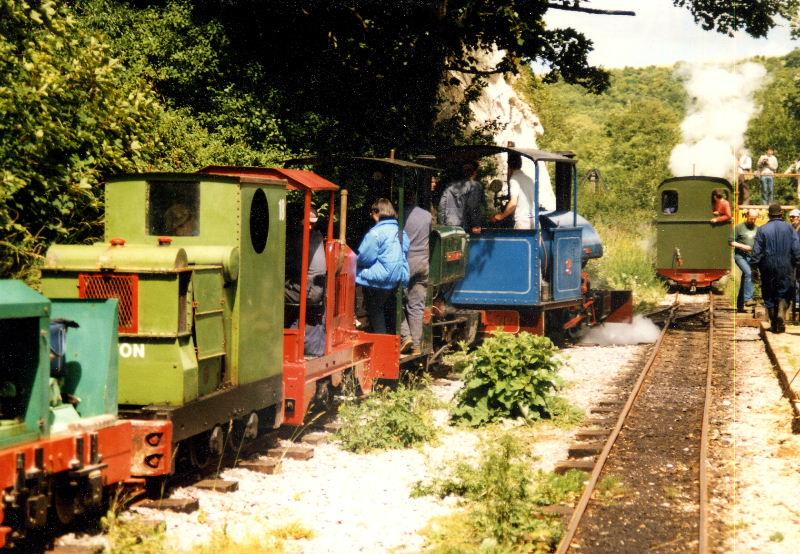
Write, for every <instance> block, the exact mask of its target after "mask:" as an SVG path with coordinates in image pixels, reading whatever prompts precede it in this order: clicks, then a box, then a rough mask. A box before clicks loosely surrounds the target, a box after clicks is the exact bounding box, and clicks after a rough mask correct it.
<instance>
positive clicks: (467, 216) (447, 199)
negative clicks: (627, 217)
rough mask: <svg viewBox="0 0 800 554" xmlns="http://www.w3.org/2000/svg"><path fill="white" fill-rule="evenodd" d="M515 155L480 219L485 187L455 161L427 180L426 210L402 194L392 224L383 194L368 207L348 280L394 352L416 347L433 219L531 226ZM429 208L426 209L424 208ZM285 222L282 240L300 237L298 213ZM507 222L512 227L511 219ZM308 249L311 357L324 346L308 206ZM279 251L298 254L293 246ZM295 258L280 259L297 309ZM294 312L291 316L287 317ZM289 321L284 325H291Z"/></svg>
mask: <svg viewBox="0 0 800 554" xmlns="http://www.w3.org/2000/svg"><path fill="white" fill-rule="evenodd" d="M521 168H522V159H521V157H520V156H519V155H515V154H511V155H510V156H509V160H508V180H507V185H506V186H505V187H502V188H503V189H504V191H499V190H498V191H494V192H495V196H496V198H495V202H494V205H495V209H496V211H497V213H496V214H495V215H493V216H492V217H491V218H489V219H488V221H487V219H486V213H485V210H486V193H485V189H484V186H483V184H482V183H481V182H480V181H479V180H478V171H479V166H478V164H477V162H475V161H468V162H466V163H464V164H463V166H462V167H461V175H460V178H459V179H456V180H453V181H452V182H449V183H448V184H447V185H446V186H444V187H442V188H440V186H439V179H438V177H433V178H432V180H431V197H432V205H431V206H430V210H429V209H426V207H424V206H421V205H419V203H418V201H417V200H418V197H417V195H416V194H410V195H408V196H407V197H406V199H405V200H406V218H405V222H404V226H403V229H402V230H401V229H400V225H399V222H398V217H397V212H396V209H395V206H394V205H393V204H392V202H391V201H390V200H389V199H387V198H378V199H377V200H376V201H375V202H374V203H372V205H371V206H370V208H369V209H370V217H371V219H372V221H373V226H372V227H371V228H370V229H369V231H367V233H366V234H365V235H364V237H363V239H362V240H361V243H360V244H359V246H358V256H357V259H356V284H357V285H358V286H359V289H360V294H359V296H360V297H361V299H362V306H363V311H364V312H366V315H367V317H368V319H369V328H370V330H371V331H372V332H374V333H389V332H394V331H395V330H399V332H400V338H401V352H402V353H404V354H405V353H411V354H417V353H420V352H421V349H422V327H423V325H422V319H423V315H424V311H425V299H426V296H427V292H428V270H429V256H430V254H429V237H430V233H431V229H432V225H433V223H434V221H435V222H436V223H438V224H439V225H449V226H457V227H461V228H463V229H464V230H466V231H467V232H469V233H471V234H474V235H477V234H480V233H481V231H482V229H483V228H484V226H486V225H492V226H495V227H506V226H508V227H512V226H513V228H516V229H530V228H532V226H533V214H534V211H533V208H532V206H533V201H534V188H535V183H534V181H533V179H531V178H530V177H529V176H527V175H526V174H525V173H524V172H523V171H522V170H521ZM432 212H433V213H432ZM288 220H289V223H288V225H290V226H291V225H294V226H295V227H296V228H292V231H291V232H287V237H289V238H288V240H295V241H297V240H302V236H303V233H302V226H301V225H300V223H301V222H302V221H303V216H302V214H301V213H292V214H291V215H290V217H288ZM512 222H513V225H512ZM309 225H310V226H311V229H310V238H311V244H310V248H311V252H310V254H309V262H310V263H309V268H308V277H307V283H308V294H307V309H308V310H309V311H308V312H307V314H308V315H307V317H306V354H307V355H319V354H320V353H321V352H322V351H323V350H324V340H325V333H324V317H322V314H323V297H324V290H323V283H324V277H325V268H324V240H323V238H322V235H321V233H320V232H319V230H317V215H316V212H315V211H313V210H312V213H311V215H310V219H309ZM287 251H289V252H295V253H297V252H302V248H301V247H300V245H293V246H292V247H291V248H289V249H288V250H287ZM299 264H300V258H299V256H298V257H297V260H295V262H290V261H289V260H288V258H287V274H286V292H285V301H286V302H287V305H289V306H294V307H297V305H298V304H299V293H300V287H301V279H300V265H299ZM398 287H403V289H404V292H405V300H406V302H405V308H404V318H403V319H402V321H400V322H399V327H398V325H397V323H398V322H396V321H395V317H394V315H395V313H396V311H395V309H394V306H395V304H394V299H395V298H396V297H395V292H396V291H397V288H398ZM295 318H296V315H295ZM296 324H297V321H296V319H295V321H294V322H293V323H292V325H296Z"/></svg>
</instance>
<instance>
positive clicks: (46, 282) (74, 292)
mask: <svg viewBox="0 0 800 554" xmlns="http://www.w3.org/2000/svg"><path fill="white" fill-rule="evenodd" d="M42 293H43V294H45V295H47V297H48V298H78V297H79V293H80V291H79V289H78V278H77V276H76V275H75V273H74V272H71V271H47V272H42Z"/></svg>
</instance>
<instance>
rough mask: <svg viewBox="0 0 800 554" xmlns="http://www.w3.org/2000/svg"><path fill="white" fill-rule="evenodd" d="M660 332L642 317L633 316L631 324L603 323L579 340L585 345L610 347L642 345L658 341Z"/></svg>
mask: <svg viewBox="0 0 800 554" xmlns="http://www.w3.org/2000/svg"><path fill="white" fill-rule="evenodd" d="M660 333H661V331H660V330H659V329H658V326H656V324H655V323H653V322H652V321H650V320H649V319H647V318H646V317H644V316H641V315H636V316H633V322H632V323H604V324H603V325H600V326H598V327H593V328H592V329H590V330H589V332H588V333H587V334H586V335H585V336H584V337H583V339H582V340H581V342H582V343H585V344H598V345H600V346H610V345H612V344H616V345H623V344H643V343H652V342H656V341H657V340H658V335H659V334H660Z"/></svg>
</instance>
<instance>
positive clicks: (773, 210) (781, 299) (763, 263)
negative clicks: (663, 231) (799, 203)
mask: <svg viewBox="0 0 800 554" xmlns="http://www.w3.org/2000/svg"><path fill="white" fill-rule="evenodd" d="M767 215H768V216H769V221H768V222H767V223H766V224H765V225H762V226H761V227H759V228H758V231H757V232H756V239H755V244H754V245H753V254H752V256H751V257H750V264H751V265H752V266H758V267H759V269H760V270H761V296H762V297H763V298H764V305H765V306H766V308H767V313H768V314H769V321H770V330H771V331H772V332H773V333H783V332H784V331H785V330H786V325H785V322H784V319H785V318H786V310H787V309H788V308H789V306H790V305H791V301H792V295H793V294H794V268H795V267H796V266H797V265H798V264H800V241H799V240H798V237H797V233H795V231H794V229H793V228H792V226H791V225H789V224H788V223H786V222H785V221H784V220H783V210H781V206H780V204H770V206H769V209H768V211H767Z"/></svg>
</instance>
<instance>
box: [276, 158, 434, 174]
mask: <svg viewBox="0 0 800 554" xmlns="http://www.w3.org/2000/svg"><path fill="white" fill-rule="evenodd" d="M351 160H359V161H364V162H374V163H379V164H386V165H393V166H396V167H401V168H403V169H422V170H424V171H439V170H440V169H439V168H438V167H431V166H428V165H422V164H418V163H414V162H410V161H408V160H399V159H397V158H372V157H369V156H331V157H322V156H309V157H307V158H292V159H290V160H284V162H283V166H284V167H287V166H290V165H314V164H318V163H322V162H347V161H351Z"/></svg>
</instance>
